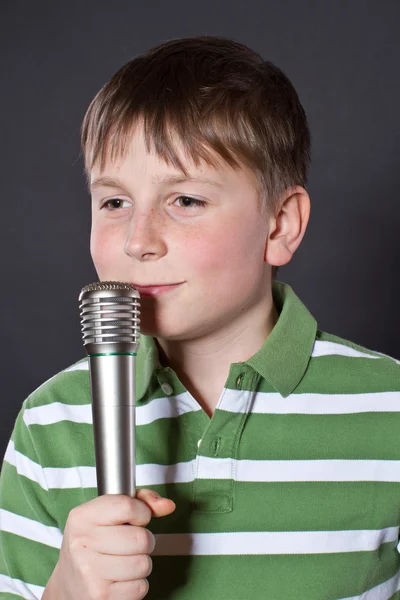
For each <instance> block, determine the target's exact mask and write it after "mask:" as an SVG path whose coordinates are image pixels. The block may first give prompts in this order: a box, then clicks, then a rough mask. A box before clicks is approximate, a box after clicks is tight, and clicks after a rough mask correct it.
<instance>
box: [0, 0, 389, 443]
mask: <svg viewBox="0 0 400 600" xmlns="http://www.w3.org/2000/svg"><path fill="white" fill-rule="evenodd" d="M399 19H400V2H398V1H397V0H392V1H390V0H383V1H382V0H381V1H372V0H332V1H321V0H319V1H317V0H315V1H306V0H302V1H301V2H299V1H298V0H290V1H289V0H280V1H279V2H270V1H268V0H257V1H256V0H252V1H248V2H241V1H236V2H234V1H233V0H230V1H226V2H218V1H217V0H213V1H202V2H187V1H186V2H183V1H170V2H165V1H157V2H154V1H153V2H148V3H142V2H132V1H131V2H129V1H120V0H117V1H113V2H110V1H109V0H97V1H96V2H94V1H85V2H81V1H80V2H71V1H68V2H65V1H64V2H53V1H51V2H50V1H49V2H45V1H43V0H36V1H35V2H30V1H29V0H26V1H25V2H23V1H18V0H17V1H16V0H9V1H5V0H2V2H1V7H0V48H1V52H0V74H1V94H0V107H1V113H0V114H1V150H0V152H1V163H0V164H1V178H0V202H1V205H0V206H1V219H2V221H1V232H2V233H1V236H0V243H1V248H0V253H1V254H0V255H1V259H2V267H1V269H2V276H1V281H2V291H1V310H0V314H1V365H2V388H1V389H2V405H1V409H0V410H1V419H0V451H1V453H3V452H4V449H5V446H6V442H7V439H8V437H9V435H10V433H11V429H12V425H13V422H14V420H15V417H16V414H17V412H18V410H19V408H20V405H21V403H22V401H23V400H24V398H25V397H26V396H27V395H28V394H29V393H30V392H31V391H32V390H33V389H34V388H35V387H37V386H38V385H39V384H40V383H42V382H43V381H44V380H46V379H48V378H49V377H51V376H52V375H53V374H55V373H56V372H57V371H59V370H61V369H63V368H65V367H66V366H68V365H69V364H71V363H72V362H75V361H76V360H78V359H79V358H81V357H82V356H83V354H84V352H83V348H82V346H81V337H80V330H79V315H78V303H77V298H78V294H79V291H80V289H81V287H82V286H83V285H85V284H87V283H90V282H91V281H94V280H95V279H96V275H95V272H94V269H93V267H92V265H91V259H90V255H89V230H90V212H89V208H90V204H89V196H88V195H87V193H86V190H85V182H84V178H83V174H82V172H83V166H82V160H81V157H80V150H79V129H80V124H81V120H82V118H83V115H84V112H85V110H86V108H87V106H88V104H89V102H90V100H91V99H92V97H93V96H94V94H95V93H96V92H97V91H98V89H99V88H100V87H101V86H102V85H103V84H104V83H105V82H106V81H107V80H108V79H109V78H110V77H111V76H112V74H113V73H114V72H115V71H116V70H117V69H118V68H119V67H120V66H121V65H122V64H123V63H125V62H127V61H128V60H129V59H130V58H132V57H134V56H136V55H138V54H140V53H142V52H143V51H145V50H146V49H148V48H150V47H152V46H155V45H156V44H159V43H161V42H163V41H166V40H168V39H172V38H177V37H187V36H191V35H201V34H207V35H220V36H224V37H230V38H233V39H236V40H238V41H240V42H244V43H246V44H247V45H249V46H250V47H251V48H253V49H255V50H257V51H258V52H260V53H261V54H262V56H263V57H264V58H265V59H269V60H271V61H273V62H274V63H275V64H277V65H278V66H279V67H280V68H281V69H282V70H283V71H284V72H285V73H286V74H287V75H288V76H289V78H290V79H291V80H292V82H293V83H294V85H295V87H296V89H297V90H298V93H299V96H300V99H301V101H302V103H303V105H304V108H305V110H306V112H307V115H308V118H309V122H310V126H311V131H312V136H313V165H312V169H311V174H310V183H309V192H310V195H311V200H312V211H311V219H310V223H309V227H308V230H307V233H306V236H305V239H304V241H303V243H302V245H301V247H300V249H299V250H298V252H297V253H296V255H295V257H294V259H293V261H292V262H291V263H290V264H289V265H288V266H286V267H283V268H281V269H280V272H279V276H278V279H281V280H283V281H285V282H287V283H289V284H291V285H292V286H293V287H294V289H295V291H296V293H297V294H298V295H299V296H300V297H301V298H302V300H303V301H304V302H305V304H306V305H307V306H308V307H309V309H310V310H311V312H312V313H313V314H314V316H315V317H316V318H317V320H318V323H319V327H320V328H321V329H324V330H326V331H329V332H331V333H335V334H337V335H340V336H342V337H345V338H348V339H351V340H353V341H355V342H357V343H359V344H362V345H364V346H367V347H369V348H372V349H374V350H378V351H380V352H384V353H386V354H390V355H392V356H394V357H396V358H400V342H399V335H398V333H399V332H398V325H399V319H398V310H397V305H398V293H399V262H400V261H399V250H398V248H399V244H398V240H399V233H398V232H399V227H400V218H399V217H400V202H399V197H398V190H399V184H400V177H399V147H400V144H399V142H400V123H399V106H400V80H399V73H400V69H399V59H400V36H399V35H398V28H399Z"/></svg>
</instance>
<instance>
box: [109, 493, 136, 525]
mask: <svg viewBox="0 0 400 600" xmlns="http://www.w3.org/2000/svg"><path fill="white" fill-rule="evenodd" d="M113 502H114V505H115V507H116V509H117V510H118V512H119V513H120V514H121V517H122V518H125V520H126V521H129V520H130V519H131V518H132V516H133V515H134V508H133V507H134V504H133V499H132V498H130V497H129V496H123V495H119V496H115V497H114V498H113Z"/></svg>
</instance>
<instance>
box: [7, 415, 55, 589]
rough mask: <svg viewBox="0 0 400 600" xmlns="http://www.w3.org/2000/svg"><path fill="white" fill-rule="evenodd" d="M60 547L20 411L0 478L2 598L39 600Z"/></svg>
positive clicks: (42, 477) (42, 473) (43, 478)
mask: <svg viewBox="0 0 400 600" xmlns="http://www.w3.org/2000/svg"><path fill="white" fill-rule="evenodd" d="M61 542H62V532H61V530H60V528H59V527H58V525H57V523H56V521H55V519H54V517H53V516H52V510H51V506H50V501H49V491H48V487H47V484H46V469H44V468H42V466H41V465H40V462H39V459H38V454H37V452H36V449H35V440H34V439H33V438H32V435H31V431H30V429H29V427H28V426H27V425H26V424H25V422H24V407H23V408H22V409H21V411H20V413H19V415H18V417H17V420H16V423H15V427H14V430H13V433H12V436H11V439H10V441H9V444H8V446H7V450H6V454H5V456H4V461H3V466H2V471H1V475H0V598H1V599H4V600H6V599H9V600H12V599H14V600H15V599H16V598H25V599H29V600H37V599H40V598H41V597H42V594H43V592H44V589H45V587H46V585H47V582H48V580H49V579H50V576H51V574H52V572H53V570H54V567H55V566H56V564H57V561H58V556H59V550H60V547H61Z"/></svg>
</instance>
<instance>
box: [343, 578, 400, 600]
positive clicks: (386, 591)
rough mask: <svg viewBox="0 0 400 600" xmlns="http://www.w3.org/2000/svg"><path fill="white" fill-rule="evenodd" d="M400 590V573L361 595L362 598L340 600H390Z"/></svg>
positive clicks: (352, 597)
mask: <svg viewBox="0 0 400 600" xmlns="http://www.w3.org/2000/svg"><path fill="white" fill-rule="evenodd" d="M399 590H400V573H396V575H395V576H394V577H391V578H390V579H388V580H387V581H384V582H383V583H380V584H379V585H377V586H375V587H373V588H371V589H370V590H368V591H366V592H364V593H363V594H361V596H351V598H349V597H348V598H340V600H390V598H392V597H393V594H395V593H396V592H398V591H399Z"/></svg>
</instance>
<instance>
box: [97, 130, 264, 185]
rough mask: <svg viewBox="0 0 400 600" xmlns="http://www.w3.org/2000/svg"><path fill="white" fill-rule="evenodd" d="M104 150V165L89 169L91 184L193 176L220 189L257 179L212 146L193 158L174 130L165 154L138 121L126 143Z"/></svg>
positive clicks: (183, 178)
mask: <svg viewBox="0 0 400 600" xmlns="http://www.w3.org/2000/svg"><path fill="white" fill-rule="evenodd" d="M110 147H111V145H110ZM105 150H106V151H105V154H104V161H103V165H100V164H99V163H100V161H97V162H96V163H95V164H94V165H93V168H92V169H91V171H90V174H89V175H90V182H91V183H92V182H94V180H96V179H98V178H100V177H104V176H114V175H119V176H120V177H129V178H130V177H137V176H138V175H140V176H146V177H147V178H148V179H149V180H150V181H151V183H153V184H158V183H169V182H170V183H174V182H178V183H179V182H180V181H190V180H195V179H196V180H198V181H199V182H202V183H211V184H214V185H216V187H220V188H224V187H228V188H229V187H230V186H231V185H232V184H234V185H237V184H238V183H240V184H241V185H246V184H247V185H249V186H251V187H253V188H255V187H257V181H256V178H255V176H254V174H253V173H252V172H251V171H250V170H249V169H247V168H244V167H235V168H233V167H231V166H230V165H229V164H228V163H227V162H226V161H225V160H223V159H222V157H221V156H219V155H218V154H217V153H216V152H215V151H214V150H213V149H212V148H209V147H207V148H206V147H205V146H203V152H202V154H203V156H204V158H202V157H201V156H196V158H194V157H192V156H191V155H190V154H189V152H188V151H187V150H186V147H185V145H184V144H183V143H182V141H181V140H180V139H179V137H178V136H177V135H176V134H175V133H174V132H170V147H169V148H166V150H165V151H164V153H162V152H157V150H156V143H155V140H153V139H146V137H145V132H144V127H143V124H142V123H140V122H138V123H136V124H135V125H134V126H132V127H131V129H130V130H129V131H128V133H127V136H126V140H125V143H124V144H122V145H121V146H120V147H119V148H115V149H114V153H113V152H112V151H111V150H110V148H108V149H107V148H106V149H105ZM200 180H203V181H200Z"/></svg>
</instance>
